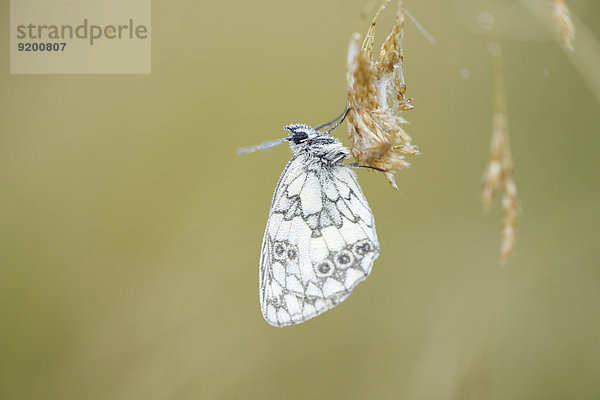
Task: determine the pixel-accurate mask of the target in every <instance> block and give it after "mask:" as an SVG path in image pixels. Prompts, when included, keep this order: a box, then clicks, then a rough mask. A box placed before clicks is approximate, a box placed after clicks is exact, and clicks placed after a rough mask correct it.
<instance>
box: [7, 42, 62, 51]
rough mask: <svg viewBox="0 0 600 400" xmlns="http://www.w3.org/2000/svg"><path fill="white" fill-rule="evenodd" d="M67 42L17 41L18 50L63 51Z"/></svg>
mask: <svg viewBox="0 0 600 400" xmlns="http://www.w3.org/2000/svg"><path fill="white" fill-rule="evenodd" d="M66 46H67V43H65V42H63V43H19V44H17V49H19V51H65V47H66Z"/></svg>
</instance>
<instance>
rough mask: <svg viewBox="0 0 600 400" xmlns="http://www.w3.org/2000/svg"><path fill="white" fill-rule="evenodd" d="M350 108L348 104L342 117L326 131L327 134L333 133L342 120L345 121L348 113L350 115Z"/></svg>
mask: <svg viewBox="0 0 600 400" xmlns="http://www.w3.org/2000/svg"><path fill="white" fill-rule="evenodd" d="M349 110H350V109H349V108H348V105H347V104H346V109H345V110H344V112H343V113H342V119H340V120H339V121H338V122H337V123H336V124H335V125H334V126H332V127H331V128H329V129H327V130H326V131H325V132H323V133H326V134H329V133H331V132H332V131H333V130H334V129H335V128H337V127H338V126H340V125H341V124H342V122H344V120H345V119H346V115H348V111H349Z"/></svg>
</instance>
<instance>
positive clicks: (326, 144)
mask: <svg viewBox="0 0 600 400" xmlns="http://www.w3.org/2000/svg"><path fill="white" fill-rule="evenodd" d="M284 129H285V130H286V131H288V132H290V136H288V137H287V140H288V141H289V142H290V148H291V149H292V151H293V152H294V154H298V153H300V152H309V153H310V154H312V155H314V156H316V157H319V158H324V159H326V161H329V162H337V161H339V160H341V159H343V158H345V157H347V155H348V151H347V150H346V149H345V148H344V147H343V146H342V144H341V143H340V142H339V141H338V140H337V139H336V138H334V137H331V136H329V135H328V134H327V133H326V132H320V131H318V130H316V129H314V128H312V127H310V126H309V125H306V124H291V125H288V126H286V127H285V128H284Z"/></svg>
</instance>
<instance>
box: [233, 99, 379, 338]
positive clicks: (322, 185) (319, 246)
mask: <svg viewBox="0 0 600 400" xmlns="http://www.w3.org/2000/svg"><path fill="white" fill-rule="evenodd" d="M346 113H347V110H346V112H345V113H344V114H343V117H342V120H340V121H339V122H338V123H337V124H336V125H335V126H334V127H333V128H331V129H329V130H327V131H325V132H320V131H319V130H318V129H319V128H321V127H323V126H326V125H328V124H331V123H333V122H334V121H335V120H334V121H332V122H330V123H328V124H324V125H321V126H319V127H318V128H312V127H310V126H309V125H306V124H292V125H288V126H286V127H285V128H284V129H285V130H287V131H288V132H289V136H288V137H285V138H282V139H278V140H275V141H271V142H266V143H264V144H262V145H259V146H254V147H250V148H246V149H241V150H240V151H238V153H247V152H251V151H255V150H259V149H266V148H269V147H272V146H275V145H277V144H280V143H284V142H286V141H288V142H289V145H290V149H291V150H292V152H293V153H294V155H293V157H292V159H291V160H290V161H289V162H288V164H287V165H286V167H285V168H284V170H283V173H282V174H281V177H280V178H279V181H278V182H277V186H276V187H275V192H274V194H273V199H272V201H271V208H270V211H269V218H268V220H267V227H266V229H265V234H264V237H263V243H262V249H261V253H260V267H259V293H260V308H261V311H262V315H263V316H264V318H265V320H266V321H267V322H268V323H269V324H271V325H273V326H276V327H283V326H288V325H293V324H299V323H302V322H305V321H307V320H309V319H311V318H313V317H316V316H317V315H319V314H322V313H323V312H325V311H327V310H329V309H331V308H333V307H335V306H337V305H338V304H340V303H341V302H343V301H344V300H346V298H348V296H349V295H350V293H352V291H353V290H354V288H355V287H356V286H357V285H358V284H359V283H360V282H362V281H363V280H365V279H366V278H367V276H369V274H370V273H371V269H372V267H373V263H374V261H375V259H376V258H377V257H378V256H379V242H378V240H377V233H376V231H375V220H374V216H373V213H372V211H371V208H370V207H369V204H368V202H367V199H366V198H365V196H364V194H363V193H362V190H361V188H360V186H359V184H358V182H357V180H356V175H355V173H354V171H352V168H353V167H360V166H359V165H356V164H343V163H342V161H344V160H345V159H346V158H347V157H349V156H350V151H349V150H348V149H347V148H345V147H344V146H343V145H342V144H341V143H340V142H339V140H338V139H336V138H334V137H332V136H330V135H329V133H330V132H331V131H332V130H333V129H335V128H336V127H337V126H339V124H341V122H342V121H343V119H344V117H345V115H346Z"/></svg>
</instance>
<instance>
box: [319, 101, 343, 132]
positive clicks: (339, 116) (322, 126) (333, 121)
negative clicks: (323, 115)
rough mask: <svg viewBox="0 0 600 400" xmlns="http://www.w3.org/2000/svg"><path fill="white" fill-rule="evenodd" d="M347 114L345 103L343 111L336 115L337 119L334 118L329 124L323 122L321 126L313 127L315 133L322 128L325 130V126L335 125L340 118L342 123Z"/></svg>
mask: <svg viewBox="0 0 600 400" xmlns="http://www.w3.org/2000/svg"><path fill="white" fill-rule="evenodd" d="M347 113H348V103H346V108H344V111H343V112H342V113H341V114H340V115H338V116H337V117H335V118H334V119H332V120H331V121H329V122H325V123H324V124H321V125H319V126H317V127H315V131H318V130H319V129H323V128H325V127H326V126H329V125H331V124H333V123H335V121H337V120H338V119H340V118H342V121H343V120H344V118H346V114H347Z"/></svg>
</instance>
